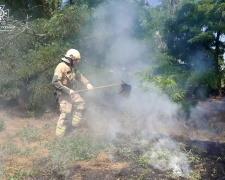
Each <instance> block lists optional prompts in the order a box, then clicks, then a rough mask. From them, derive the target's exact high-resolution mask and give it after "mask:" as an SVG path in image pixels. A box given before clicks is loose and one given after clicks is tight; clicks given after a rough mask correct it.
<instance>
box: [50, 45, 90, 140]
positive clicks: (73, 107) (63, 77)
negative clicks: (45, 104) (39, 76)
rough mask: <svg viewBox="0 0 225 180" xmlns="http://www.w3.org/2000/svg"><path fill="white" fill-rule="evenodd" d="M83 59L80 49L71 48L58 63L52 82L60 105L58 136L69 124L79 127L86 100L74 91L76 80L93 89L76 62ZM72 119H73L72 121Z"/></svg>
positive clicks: (62, 133)
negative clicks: (77, 67)
mask: <svg viewBox="0 0 225 180" xmlns="http://www.w3.org/2000/svg"><path fill="white" fill-rule="evenodd" d="M80 59H81V56H80V53H79V51H77V50H76V49H70V50H68V51H67V52H66V55H65V56H64V57H63V58H61V62H60V63H59V64H58V65H57V67H56V69H55V72H54V76H53V79H52V84H53V85H54V86H55V88H56V90H57V94H59V95H58V101H59V105H60V116H59V120H58V122H57V126H56V136H64V135H65V132H66V128H67V127H68V125H70V124H72V126H73V127H77V125H78V124H79V122H80V120H81V119H82V115H83V111H84V105H85V102H84V100H83V99H82V98H81V96H80V95H79V94H78V93H76V92H74V90H73V88H74V86H75V85H76V84H75V81H76V80H78V81H79V82H82V83H83V84H84V85H85V86H86V87H87V89H88V90H91V89H93V86H92V85H91V84H90V82H89V81H88V80H87V79H86V78H85V77H84V76H83V75H82V74H80V73H79V71H78V70H77V69H76V64H77V63H78V61H79V60H80ZM71 119H72V121H71Z"/></svg>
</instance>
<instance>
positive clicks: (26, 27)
mask: <svg viewBox="0 0 225 180" xmlns="http://www.w3.org/2000/svg"><path fill="white" fill-rule="evenodd" d="M28 19H29V16H28V14H27V18H26V23H25V27H24V28H23V29H22V31H20V32H18V33H17V34H15V35H14V36H12V37H11V38H10V39H9V40H8V41H7V42H6V43H5V44H4V45H3V46H2V47H0V49H3V48H5V47H6V46H7V45H8V44H9V43H10V42H11V41H12V40H13V39H14V38H15V37H16V36H18V35H20V34H22V33H23V32H24V31H25V30H26V29H29V30H31V31H33V32H34V34H35V35H36V36H40V37H43V36H45V35H46V34H37V33H36V32H35V31H34V30H33V29H31V28H29V27H28Z"/></svg>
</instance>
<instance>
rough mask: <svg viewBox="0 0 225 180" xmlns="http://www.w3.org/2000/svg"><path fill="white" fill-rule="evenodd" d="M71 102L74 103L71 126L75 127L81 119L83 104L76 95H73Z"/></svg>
mask: <svg viewBox="0 0 225 180" xmlns="http://www.w3.org/2000/svg"><path fill="white" fill-rule="evenodd" d="M73 101H74V112H73V119H72V126H73V127H76V126H77V125H78V124H79V122H80V120H81V119H82V116H83V112H84V105H85V102H84V100H83V99H82V98H81V97H80V95H79V94H77V93H75V94H74V96H73Z"/></svg>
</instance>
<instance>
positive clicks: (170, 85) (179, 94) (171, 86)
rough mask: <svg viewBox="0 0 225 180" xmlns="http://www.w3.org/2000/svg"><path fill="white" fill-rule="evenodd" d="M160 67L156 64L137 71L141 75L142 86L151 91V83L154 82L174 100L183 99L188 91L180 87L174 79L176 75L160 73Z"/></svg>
mask: <svg viewBox="0 0 225 180" xmlns="http://www.w3.org/2000/svg"><path fill="white" fill-rule="evenodd" d="M159 69H160V68H159V67H158V66H155V67H151V68H149V69H147V70H145V71H137V72H136V75H137V76H138V77H139V80H140V87H141V88H142V89H143V90H145V91H149V90H151V87H150V86H149V84H150V83H153V84H154V85H155V86H157V87H158V88H159V89H160V90H162V91H163V92H164V93H166V94H168V95H169V96H170V98H171V99H172V100H173V101H174V102H179V101H181V100H183V98H184V97H185V94H186V91H185V90H182V89H180V88H179V87H178V85H177V83H176V82H175V81H174V80H173V79H172V78H173V77H174V76H173V74H171V75H170V76H165V73H164V74H162V73H161V72H160V73H158V70H159ZM167 74H168V73H167Z"/></svg>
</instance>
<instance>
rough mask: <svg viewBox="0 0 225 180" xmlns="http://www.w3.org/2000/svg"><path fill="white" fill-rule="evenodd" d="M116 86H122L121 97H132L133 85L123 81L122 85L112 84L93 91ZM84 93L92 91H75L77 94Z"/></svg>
mask: <svg viewBox="0 0 225 180" xmlns="http://www.w3.org/2000/svg"><path fill="white" fill-rule="evenodd" d="M114 86H120V92H119V94H120V95H121V96H124V97H126V98H128V97H129V96H130V92H131V85H129V84H127V83H125V82H124V81H122V83H120V84H110V85H104V86H99V87H94V88H93V89H92V90H95V89H103V88H108V87H114ZM84 91H90V90H88V89H82V90H78V91H75V92H84Z"/></svg>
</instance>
